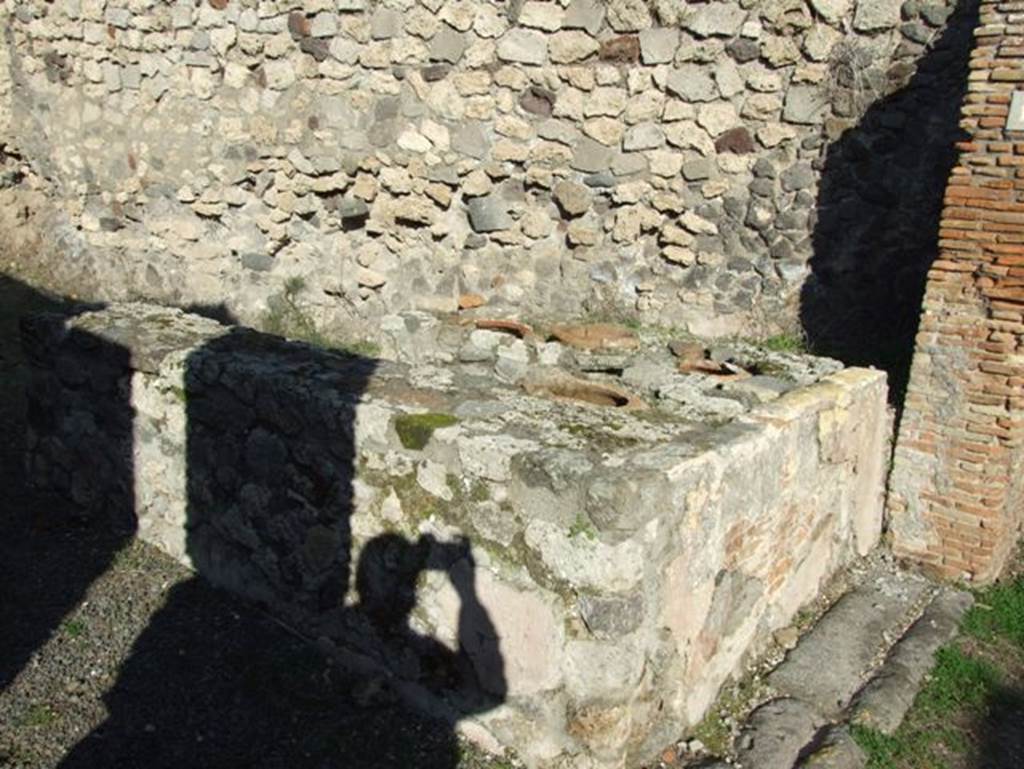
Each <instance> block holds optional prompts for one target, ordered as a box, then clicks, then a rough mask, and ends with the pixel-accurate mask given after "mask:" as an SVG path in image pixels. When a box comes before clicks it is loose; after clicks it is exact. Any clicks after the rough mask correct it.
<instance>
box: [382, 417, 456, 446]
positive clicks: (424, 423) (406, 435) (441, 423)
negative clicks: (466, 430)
mask: <svg viewBox="0 0 1024 769" xmlns="http://www.w3.org/2000/svg"><path fill="white" fill-rule="evenodd" d="M458 421H459V420H458V419H457V418H456V417H454V416H453V415H451V414H438V413H434V412H430V413H426V414H402V415H400V416H397V417H395V432H396V433H398V440H399V441H401V442H402V445H403V446H404V447H405V448H407V449H412V450H413V451H422V450H423V448H424V447H425V446H426V445H427V443H429V442H430V436H432V435H433V434H434V430H438V429H440V428H442V427H451V426H452V425H454V424H456V423H457V422H458Z"/></svg>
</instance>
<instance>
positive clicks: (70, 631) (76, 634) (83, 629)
mask: <svg viewBox="0 0 1024 769" xmlns="http://www.w3.org/2000/svg"><path fill="white" fill-rule="evenodd" d="M88 630H89V627H88V625H86V624H85V623H84V622H82V620H79V619H69V620H68V621H67V622H65V623H64V633H65V635H67V637H68V638H81V637H82V636H84V635H85V634H86V633H87V632H88Z"/></svg>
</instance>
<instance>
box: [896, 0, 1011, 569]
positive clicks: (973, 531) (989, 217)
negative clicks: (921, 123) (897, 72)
mask: <svg viewBox="0 0 1024 769" xmlns="http://www.w3.org/2000/svg"><path fill="white" fill-rule="evenodd" d="M1022 21H1024V4H1022V3H1012V2H1010V3H996V2H984V3H982V6H981V23H980V26H979V27H978V30H977V33H976V47H975V50H974V53H973V55H972V58H971V76H970V91H969V94H968V96H967V100H966V103H965V105H964V108H963V113H962V121H961V125H962V126H963V128H964V129H965V130H966V131H967V133H968V138H967V139H966V140H965V141H963V142H961V143H960V144H959V145H958V148H959V151H960V158H959V162H958V163H957V165H956V167H955V168H954V169H953V173H952V175H951V177H950V179H949V186H948V187H947V188H946V201H945V209H944V211H943V218H942V230H941V232H940V237H941V240H940V241H939V247H940V253H939V257H938V259H936V261H935V263H934V264H933V265H932V269H931V271H930V272H929V273H928V288H927V293H926V295H925V301H924V310H923V313H922V316H921V325H920V330H919V333H918V336H917V348H916V351H915V353H914V360H913V367H912V369H911V379H910V387H909V390H908V392H907V399H906V409H905V411H904V414H903V419H902V424H901V427H900V431H899V439H898V442H897V446H896V454H895V463H894V468H893V472H892V478H891V482H890V484H891V489H890V496H889V509H890V514H891V518H892V522H891V528H892V532H893V546H894V549H895V550H896V552H897V553H899V554H903V555H908V556H910V557H912V558H914V559H917V560H920V561H923V562H924V563H927V564H930V565H931V566H933V567H934V568H935V569H936V570H937V571H938V572H939V573H941V574H943V575H944V576H947V577H953V578H967V579H975V580H980V581H985V580H990V579H992V578H994V577H995V576H997V575H998V574H999V572H1000V570H1001V568H1002V567H1003V565H1004V564H1005V562H1006V559H1007V556H1008V555H1009V554H1010V553H1011V552H1012V550H1013V548H1014V545H1015V543H1016V542H1017V540H1018V537H1019V534H1020V529H1021V523H1022V519H1024V480H1022V479H1024V450H1022V446H1024V171H1021V169H1022V168H1024V131H1021V130H1009V128H1008V123H1007V121H1008V117H1009V113H1010V103H1011V100H1012V98H1013V95H1014V94H1015V93H1019V90H1018V89H1021V88H1022V85H1021V84H1022V83H1024V23H1022Z"/></svg>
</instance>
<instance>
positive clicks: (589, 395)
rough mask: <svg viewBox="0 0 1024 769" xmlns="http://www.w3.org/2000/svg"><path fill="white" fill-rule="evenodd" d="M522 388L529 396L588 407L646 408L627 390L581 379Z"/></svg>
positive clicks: (629, 409)
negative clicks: (544, 397)
mask: <svg viewBox="0 0 1024 769" xmlns="http://www.w3.org/2000/svg"><path fill="white" fill-rule="evenodd" d="M523 387H524V388H525V389H526V392H528V393H529V394H530V395H540V396H546V397H549V398H553V399H555V400H560V401H569V402H575V403H586V404H588V405H590V406H602V407H604V408H614V409H625V410H627V411H636V410H639V409H646V408H647V404H646V403H645V402H644V401H643V399H642V398H640V397H638V396H636V395H634V394H633V393H631V392H629V391H627V390H623V389H622V388H619V387H614V386H612V385H606V384H600V383H598V382H587V381H585V380H582V379H555V380H550V381H542V382H534V383H526V384H524V385H523Z"/></svg>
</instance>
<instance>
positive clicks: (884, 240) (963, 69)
mask: <svg viewBox="0 0 1024 769" xmlns="http://www.w3.org/2000/svg"><path fill="white" fill-rule="evenodd" d="M977 19H978V10H977V0H961V1H960V3H959V4H958V7H957V10H956V11H955V13H954V15H953V16H952V17H951V18H950V20H949V22H948V25H947V27H946V29H945V30H944V32H943V33H942V35H941V36H940V37H939V38H938V39H937V40H935V41H934V42H933V43H932V44H931V46H930V50H929V52H928V53H927V54H926V55H924V56H923V57H922V58H921V59H920V60H919V62H918V66H917V70H916V72H915V73H914V74H913V76H912V77H911V78H910V79H909V81H908V82H907V83H906V85H904V86H903V87H901V88H899V90H897V91H896V92H894V93H892V94H891V95H889V96H886V97H884V98H882V99H880V100H879V101H877V102H875V103H874V104H872V105H871V106H870V107H869V108H868V109H867V111H866V112H865V114H864V115H863V117H862V118H861V119H860V120H859V121H858V122H857V124H856V125H855V126H853V127H852V128H849V129H848V130H846V131H845V133H843V134H842V135H841V136H840V137H839V138H838V139H837V140H836V141H834V142H833V143H832V144H831V145H829V147H828V150H827V153H826V156H825V159H824V168H823V170H822V176H821V183H820V187H819V193H818V204H817V223H816V225H815V228H814V233H813V243H814V256H813V258H812V259H811V262H810V267H811V276H810V277H809V279H808V280H807V282H806V283H805V284H804V287H803V290H802V294H801V323H802V326H803V328H804V331H805V334H806V337H807V339H808V341H809V343H810V346H811V348H812V350H813V351H814V352H816V353H819V354H822V355H828V356H831V357H835V358H838V359H840V360H842V361H843V362H844V363H847V364H850V365H869V366H875V367H877V368H882V369H885V370H886V371H888V373H889V376H890V393H891V398H892V399H893V401H894V403H897V404H898V403H900V402H902V395H903V392H904V390H905V389H906V382H907V378H908V375H909V370H910V359H911V355H912V353H913V346H914V336H915V334H916V332H917V323H918V316H919V314H920V310H921V303H922V299H923V296H924V285H925V278H926V275H927V271H928V268H929V267H930V265H931V263H932V261H933V260H934V259H935V257H936V256H937V250H938V246H937V243H938V231H939V220H940V218H941V213H942V201H943V197H944V194H945V188H946V182H947V180H948V178H949V174H950V171H951V169H952V168H953V166H954V164H955V162H956V157H957V155H956V149H955V147H954V144H955V142H957V141H959V140H960V139H961V138H963V134H962V131H961V129H960V127H959V120H960V107H961V105H962V102H963V99H964V95H965V93H966V87H967V72H968V61H969V57H970V52H971V42H972V33H973V30H974V27H975V26H976V24H977ZM871 63H872V62H871V61H870V60H860V59H858V58H857V54H856V52H855V51H851V52H849V57H848V60H847V61H844V62H842V65H841V66H839V67H837V68H836V71H835V77H836V81H837V83H838V86H839V87H840V88H842V89H843V90H844V93H846V94H847V95H851V98H856V96H857V93H858V91H862V90H863V89H865V88H871V87H873V86H872V81H871V79H870V66H871ZM885 77H887V78H888V79H889V80H890V81H892V80H895V79H899V78H900V73H899V72H898V71H890V72H889V73H885Z"/></svg>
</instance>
